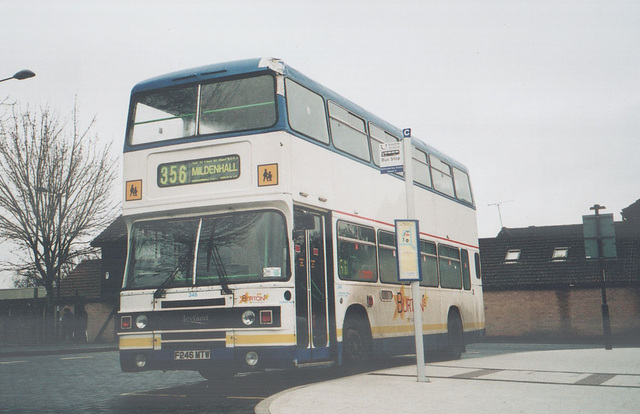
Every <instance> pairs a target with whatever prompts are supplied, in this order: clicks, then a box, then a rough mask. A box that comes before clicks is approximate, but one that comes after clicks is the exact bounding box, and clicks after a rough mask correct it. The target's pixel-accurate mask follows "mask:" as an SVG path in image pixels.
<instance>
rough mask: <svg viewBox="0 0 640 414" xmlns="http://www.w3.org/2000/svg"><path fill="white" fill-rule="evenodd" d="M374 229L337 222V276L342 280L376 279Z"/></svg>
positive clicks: (373, 280)
mask: <svg viewBox="0 0 640 414" xmlns="http://www.w3.org/2000/svg"><path fill="white" fill-rule="evenodd" d="M375 240H376V239H375V230H373V229H372V228H369V227H364V226H359V225H357V224H351V223H346V222H339V223H338V276H339V277H340V279H342V280H359V281H364V282H375V281H377V280H378V266H377V263H376V242H375Z"/></svg>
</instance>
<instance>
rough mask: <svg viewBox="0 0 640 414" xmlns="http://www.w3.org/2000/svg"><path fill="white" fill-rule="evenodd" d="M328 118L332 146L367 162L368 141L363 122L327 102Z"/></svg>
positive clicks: (368, 157)
mask: <svg viewBox="0 0 640 414" xmlns="http://www.w3.org/2000/svg"><path fill="white" fill-rule="evenodd" d="M329 118H330V119H331V123H330V125H331V136H332V138H333V145H334V146H335V147H336V148H338V149H339V150H342V151H344V152H346V153H348V154H351V155H353V156H356V157H358V158H360V159H361V160H364V161H369V160H370V159H371V157H370V155H369V140H368V138H367V131H366V129H365V123H364V120H363V119H362V118H360V117H359V116H357V115H354V114H353V113H351V112H349V111H347V110H346V109H344V108H342V107H340V106H338V105H336V104H334V103H333V102H329Z"/></svg>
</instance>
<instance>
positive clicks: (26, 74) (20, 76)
mask: <svg viewBox="0 0 640 414" xmlns="http://www.w3.org/2000/svg"><path fill="white" fill-rule="evenodd" d="M34 76H36V74H35V73H33V72H32V71H30V70H29V69H23V70H21V71H20V72H16V73H15V74H14V75H13V76H10V77H8V78H4V79H0V82H4V81H8V80H11V79H17V80H24V79H29V78H33V77H34Z"/></svg>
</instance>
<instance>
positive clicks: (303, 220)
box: [293, 213, 316, 230]
mask: <svg viewBox="0 0 640 414" xmlns="http://www.w3.org/2000/svg"><path fill="white" fill-rule="evenodd" d="M315 227H316V223H315V220H314V216H313V214H308V213H302V214H296V216H295V223H294V227H293V229H294V230H313V229H314V228H315Z"/></svg>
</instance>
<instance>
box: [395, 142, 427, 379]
mask: <svg viewBox="0 0 640 414" xmlns="http://www.w3.org/2000/svg"><path fill="white" fill-rule="evenodd" d="M402 145H403V148H402V150H403V153H404V156H403V158H404V166H403V168H404V182H405V195H406V205H407V219H408V220H413V219H414V218H415V199H414V193H413V165H412V164H413V163H412V159H413V151H412V148H411V134H410V133H409V134H405V137H404V138H403V140H402ZM418 236H419V235H418ZM411 298H412V302H413V323H414V330H415V336H416V338H415V340H416V366H417V371H418V372H417V375H418V382H429V380H428V379H427V377H426V375H425V372H424V340H423V336H422V298H421V296H420V282H419V281H413V282H411Z"/></svg>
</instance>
